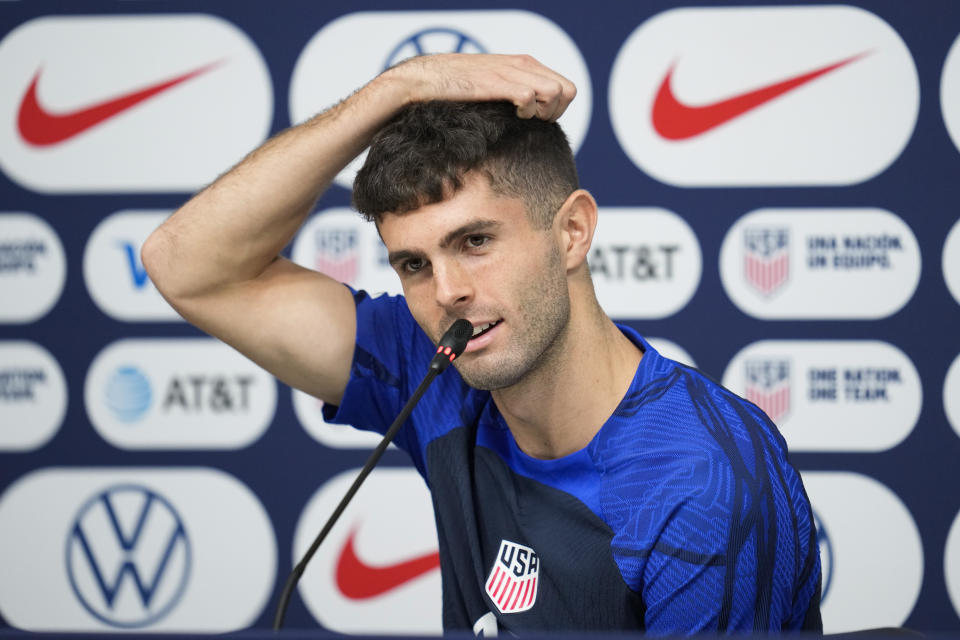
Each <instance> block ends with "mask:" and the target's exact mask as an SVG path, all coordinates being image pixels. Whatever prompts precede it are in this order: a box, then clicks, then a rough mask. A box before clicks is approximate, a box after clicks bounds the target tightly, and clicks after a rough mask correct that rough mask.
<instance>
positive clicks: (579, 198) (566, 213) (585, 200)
mask: <svg viewBox="0 0 960 640" xmlns="http://www.w3.org/2000/svg"><path fill="white" fill-rule="evenodd" d="M554 228H555V229H556V231H557V233H558V234H559V237H560V242H561V245H560V246H561V249H562V251H563V254H564V259H565V260H566V266H567V271H573V270H575V269H577V268H579V267H580V266H581V265H583V264H584V263H585V262H586V260H587V254H588V253H589V252H590V246H591V245H592V244H593V232H594V230H595V229H596V228H597V201H596V200H594V199H593V196H592V195H590V192H589V191H586V190H585V189H577V190H576V191H574V192H573V193H571V194H570V195H569V196H567V199H566V201H564V203H563V205H562V206H561V207H560V210H559V211H557V216H556V218H555V219H554Z"/></svg>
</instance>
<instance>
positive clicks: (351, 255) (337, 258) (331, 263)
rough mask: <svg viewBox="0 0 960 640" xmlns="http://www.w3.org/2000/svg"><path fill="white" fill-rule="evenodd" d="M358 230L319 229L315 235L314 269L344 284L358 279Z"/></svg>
mask: <svg viewBox="0 0 960 640" xmlns="http://www.w3.org/2000/svg"><path fill="white" fill-rule="evenodd" d="M358 243H359V240H358V238H357V231H356V229H318V230H317V232H316V234H315V235H314V244H315V247H316V254H315V257H314V268H316V270H317V271H319V272H320V273H323V274H326V275H328V276H330V277H331V278H333V279H335V280H338V281H340V282H344V283H351V282H353V280H354V278H356V277H357V244H358Z"/></svg>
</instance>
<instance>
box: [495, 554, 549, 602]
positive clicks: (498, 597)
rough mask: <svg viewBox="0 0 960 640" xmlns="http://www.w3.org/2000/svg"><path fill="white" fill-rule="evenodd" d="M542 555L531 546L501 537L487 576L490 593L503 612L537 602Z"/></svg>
mask: <svg viewBox="0 0 960 640" xmlns="http://www.w3.org/2000/svg"><path fill="white" fill-rule="evenodd" d="M539 575H540V557H539V556H538V555H537V552H536V551H534V550H533V549H531V548H530V547H525V546H523V545H522V544H517V543H516V542H509V541H507V540H502V541H501V542H500V551H499V552H498V553H497V558H496V560H494V562H493V568H492V569H491V570H490V575H489V577H488V578H487V595H488V596H490V600H492V601H493V603H494V604H495V605H496V606H497V609H499V610H500V613H520V612H521V611H526V610H528V609H530V608H531V607H532V606H533V605H534V603H535V602H536V601H537V578H538V576H539Z"/></svg>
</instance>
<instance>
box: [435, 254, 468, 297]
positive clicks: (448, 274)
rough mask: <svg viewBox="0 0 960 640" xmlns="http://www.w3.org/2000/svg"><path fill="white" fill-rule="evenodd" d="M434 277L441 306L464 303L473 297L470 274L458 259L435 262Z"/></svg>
mask: <svg viewBox="0 0 960 640" xmlns="http://www.w3.org/2000/svg"><path fill="white" fill-rule="evenodd" d="M433 277H434V286H435V288H436V296H437V304H438V305H440V306H441V307H454V306H457V305H462V304H463V303H465V302H467V301H469V300H470V299H471V298H472V297H473V284H472V280H471V278H470V274H468V273H467V271H466V269H464V268H463V265H461V264H460V263H459V262H457V261H456V260H450V261H444V262H442V263H441V264H439V265H438V264H434V268H433Z"/></svg>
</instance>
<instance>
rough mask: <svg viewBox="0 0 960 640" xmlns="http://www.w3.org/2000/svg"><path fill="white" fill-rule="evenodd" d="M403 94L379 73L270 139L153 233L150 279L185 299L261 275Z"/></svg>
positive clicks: (147, 254)
mask: <svg viewBox="0 0 960 640" xmlns="http://www.w3.org/2000/svg"><path fill="white" fill-rule="evenodd" d="M405 100H406V93H405V92H404V89H403V86H402V85H401V84H400V83H398V82H395V81H392V80H391V79H390V78H389V77H384V76H381V77H378V78H376V79H375V80H374V81H372V82H371V83H370V84H368V85H367V86H366V87H364V88H363V89H361V90H359V91H358V92H356V93H355V94H353V95H352V96H350V97H349V98H347V99H346V100H344V101H343V102H341V103H340V104H338V105H336V106H334V107H332V108H331V109H329V110H327V111H325V112H324V113H321V114H320V115H318V116H315V117H314V118H312V119H311V120H309V121H307V122H305V123H303V124H300V125H298V126H296V127H292V128H290V129H287V130H286V131H284V132H282V133H280V134H278V135H277V136H275V137H273V138H271V139H270V140H268V141H267V142H265V143H264V144H263V145H262V146H261V147H259V148H258V149H256V150H255V151H253V152H252V153H250V154H249V155H248V156H247V157H246V158H245V159H244V160H243V161H242V162H240V163H239V164H238V165H236V166H235V167H234V168H233V169H231V170H230V171H229V172H227V173H226V174H224V175H223V176H221V177H220V178H219V179H217V180H216V181H215V182H214V183H213V184H211V185H210V186H208V187H207V188H206V189H204V190H203V191H201V192H200V193H198V194H197V195H196V196H194V197H193V198H192V199H191V200H190V201H189V202H187V203H186V204H185V205H184V206H183V207H181V208H180V209H179V210H178V211H177V212H176V213H175V214H174V215H173V216H171V217H170V218H169V219H168V220H167V221H166V222H165V223H164V224H163V225H162V226H161V227H160V228H159V229H158V230H157V231H156V232H155V233H154V234H153V235H152V236H151V237H150V239H149V240H148V242H147V243H146V244H145V245H144V249H143V260H144V265H145V266H146V268H147V270H148V272H149V273H150V276H151V278H153V280H154V282H155V283H156V284H157V286H158V287H159V288H160V290H161V291H162V292H163V293H164V295H165V296H167V297H168V298H171V297H172V298H180V297H191V296H194V295H201V294H203V293H206V292H208V291H209V290H211V289H214V288H217V287H222V286H226V285H229V284H231V283H233V282H238V281H244V280H250V279H253V278H255V277H257V276H258V275H259V274H260V273H261V272H262V271H263V270H264V269H265V268H266V267H267V266H268V265H269V264H270V263H271V262H272V261H273V260H274V259H275V257H276V256H277V255H278V254H279V253H280V251H281V250H282V249H283V247H284V246H286V244H287V243H288V242H289V241H290V239H291V238H292V237H293V235H294V234H295V233H296V231H297V229H298V228H299V227H300V225H301V224H302V223H303V219H304V218H305V217H306V215H307V214H308V213H309V212H310V210H311V208H312V207H313V205H314V203H315V202H316V200H317V199H318V198H319V197H320V195H321V194H322V193H323V191H324V190H325V189H326V188H327V187H328V186H329V184H330V183H331V182H332V180H333V178H334V177H335V176H336V175H337V173H338V172H340V171H341V170H342V169H343V168H344V167H345V166H346V165H347V164H348V163H349V162H350V161H351V160H353V158H355V157H356V156H357V155H358V154H359V153H360V152H361V151H362V150H363V149H364V148H365V147H366V146H367V144H368V143H369V141H370V139H371V138H372V136H373V134H374V133H375V132H376V130H377V129H378V128H379V127H380V126H381V125H382V124H383V123H384V122H386V121H387V120H388V119H389V118H390V116H391V115H393V113H395V112H396V111H397V109H399V108H400V107H401V106H402V105H403V104H404V103H405Z"/></svg>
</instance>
